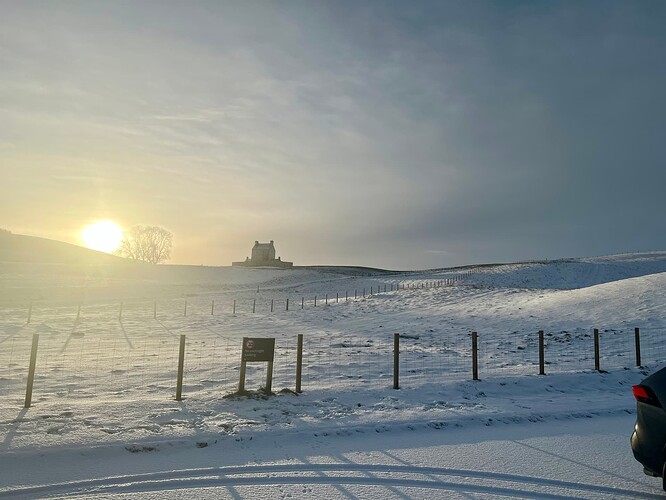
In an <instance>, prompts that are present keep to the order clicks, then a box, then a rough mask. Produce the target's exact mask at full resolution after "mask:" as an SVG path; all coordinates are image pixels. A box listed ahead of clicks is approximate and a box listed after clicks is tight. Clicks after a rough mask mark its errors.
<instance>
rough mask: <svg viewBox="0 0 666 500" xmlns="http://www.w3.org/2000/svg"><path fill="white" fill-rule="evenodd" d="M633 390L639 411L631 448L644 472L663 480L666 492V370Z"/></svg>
mask: <svg viewBox="0 0 666 500" xmlns="http://www.w3.org/2000/svg"><path fill="white" fill-rule="evenodd" d="M632 389H633V392H634V396H635V397H636V401H637V403H636V405H637V406H638V410H637V416H636V425H635V427H634V433H633V434H632V435H631V449H632V451H633V452H634V457H635V458H636V460H638V461H639V462H640V463H641V464H643V471H644V472H645V473H646V474H647V475H649V476H654V477H661V478H662V483H663V487H664V490H666V410H665V409H664V405H666V367H664V368H662V369H661V370H659V371H658V372H656V373H653V374H652V375H650V376H649V377H647V378H646V379H645V380H643V381H642V382H641V383H640V384H639V385H635V386H633V388H632Z"/></svg>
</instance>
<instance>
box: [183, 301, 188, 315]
mask: <svg viewBox="0 0 666 500" xmlns="http://www.w3.org/2000/svg"><path fill="white" fill-rule="evenodd" d="M183 316H187V300H186V301H185V309H183Z"/></svg>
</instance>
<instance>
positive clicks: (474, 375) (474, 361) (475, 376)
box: [472, 332, 479, 380]
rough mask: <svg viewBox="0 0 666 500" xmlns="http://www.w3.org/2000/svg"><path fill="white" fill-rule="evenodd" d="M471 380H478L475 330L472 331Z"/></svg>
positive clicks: (476, 336) (477, 352)
mask: <svg viewBox="0 0 666 500" xmlns="http://www.w3.org/2000/svg"><path fill="white" fill-rule="evenodd" d="M472 380H479V351H478V335H477V334H476V332H472Z"/></svg>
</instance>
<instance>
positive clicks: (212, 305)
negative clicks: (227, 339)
mask: <svg viewBox="0 0 666 500" xmlns="http://www.w3.org/2000/svg"><path fill="white" fill-rule="evenodd" d="M214 311H215V301H214V300H212V301H211V302H210V315H211V316H212V315H213V312H214Z"/></svg>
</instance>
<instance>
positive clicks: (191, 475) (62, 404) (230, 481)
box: [0, 252, 666, 498]
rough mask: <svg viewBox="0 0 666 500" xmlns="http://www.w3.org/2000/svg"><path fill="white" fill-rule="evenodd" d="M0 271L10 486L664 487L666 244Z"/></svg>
mask: <svg viewBox="0 0 666 500" xmlns="http://www.w3.org/2000/svg"><path fill="white" fill-rule="evenodd" d="M0 275H1V278H2V280H1V282H0V394H1V395H2V398H1V401H2V402H1V403H0V433H1V434H0V436H1V441H0V448H1V450H2V451H1V453H2V454H1V455H0V496H5V497H11V498H16V497H19V496H23V497H28V498H31V497H43V496H68V495H71V494H74V493H76V494H80V495H92V494H97V495H109V496H114V497H127V498H130V497H131V498H133V497H135V495H140V496H142V497H146V496H151V495H152V496H153V497H155V498H158V497H159V498H164V497H165V496H166V495H171V496H172V497H174V498H176V497H179V496H182V495H183V488H188V489H195V490H196V492H194V493H190V492H188V493H187V495H188V496H191V495H195V496H197V497H207V496H208V497H210V498H219V497H220V496H227V497H232V498H233V497H236V498H238V497H246V496H247V497H263V498H276V497H280V496H282V497H290V496H291V497H294V498H302V497H311V498H316V497H321V496H322V495H329V496H333V497H343V498H348V497H379V496H381V497H386V498H406V497H410V498H411V497H422V498H425V497H432V495H433V494H435V495H436V496H440V497H441V496H447V497H452V498H455V497H456V496H457V497H458V498H470V497H472V498H476V497H479V498H494V497H497V496H508V497H527V498H532V497H543V498H609V497H613V498H651V497H659V496H660V492H662V490H661V488H660V483H659V480H657V479H654V478H649V477H646V476H644V475H643V474H642V469H641V466H640V464H638V462H635V461H634V459H633V457H632V456H631V450H630V449H629V435H630V433H631V430H632V427H633V421H634V418H635V416H634V413H635V401H634V399H633V396H632V395H631V385H633V384H635V383H638V382H639V381H640V380H641V379H642V378H643V377H644V376H645V374H647V373H649V372H650V371H653V370H654V369H655V368H657V367H659V366H663V364H664V363H665V362H666V335H665V334H664V332H665V328H666V324H665V318H666V252H653V253H643V254H626V255H618V256H610V257H600V258H590V259H571V260H566V261H550V262H534V263H525V264H512V265H497V266H477V267H470V268H467V269H457V270H432V271H423V272H410V273H386V272H381V271H376V270H369V269H356V268H346V269H341V268H321V269H295V270H292V271H284V270H269V269H238V268H206V267H187V266H159V267H157V268H153V269H152V270H151V271H150V272H137V273H134V274H132V273H128V272H127V271H125V270H124V271H122V272H113V271H112V270H108V269H99V268H96V269H88V270H85V271H82V270H78V269H72V268H71V267H69V268H62V267H58V266H46V265H44V266H35V265H30V264H22V265H20V266H19V265H11V264H3V265H1V266H0ZM315 297H316V299H315ZM315 300H316V305H315ZM287 304H288V306H287ZM271 309H272V310H271ZM594 328H597V329H599V332H600V335H599V338H600V368H601V371H600V372H597V371H595V370H594V339H593V329H594ZM635 328H639V329H640V340H641V358H642V359H641V365H642V366H641V367H637V366H636V351H635V336H634V329H635ZM539 330H543V331H544V338H545V360H546V365H545V372H546V375H545V376H539V375H538V370H539V363H538V360H539V358H538V331H539ZM472 332H477V333H478V346H479V353H478V357H479V363H478V370H479V378H480V380H478V381H473V380H472V349H471V348H472V339H471V337H472ZM35 334H38V335H39V343H38V349H37V358H36V372H35V381H34V389H33V394H32V406H31V407H30V408H29V409H25V408H23V406H24V399H25V392H26V383H27V378H28V365H29V360H30V351H31V345H32V342H33V338H34V335H35ZM299 334H302V335H303V378H302V390H303V392H302V393H301V394H296V393H295V392H294V389H295V387H296V385H295V384H296V381H295V380H296V379H295V372H296V350H297V349H296V348H297V336H298V335H299ZM395 334H399V336H400V389H399V390H395V389H393V369H394V366H393V342H394V335H395ZM181 335H185V339H186V341H185V342H186V344H185V366H184V383H183V400H182V401H176V400H175V397H174V396H175V391H176V378H177V366H178V349H179V341H180V338H181ZM243 337H273V338H275V339H276V357H275V363H274V374H273V387H272V388H273V391H274V394H275V395H273V396H270V397H268V396H264V395H263V394H262V393H261V392H260V391H259V388H260V387H261V386H262V385H263V384H264V380H265V376H266V364H265V363H256V364H248V373H247V381H246V388H247V389H249V390H250V391H251V394H250V396H249V397H246V396H243V397H237V396H236V397H234V396H230V395H231V394H232V393H233V392H234V391H236V389H237V388H238V381H239V367H240V349H241V341H242V338H243Z"/></svg>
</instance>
